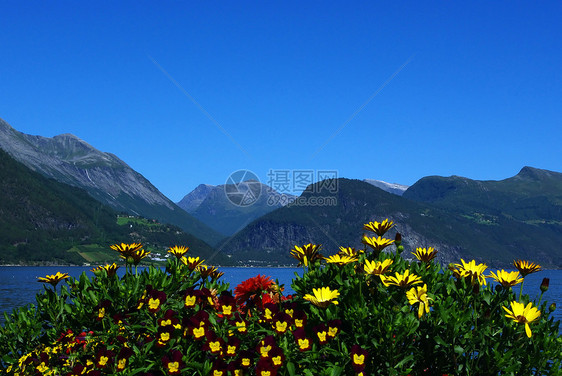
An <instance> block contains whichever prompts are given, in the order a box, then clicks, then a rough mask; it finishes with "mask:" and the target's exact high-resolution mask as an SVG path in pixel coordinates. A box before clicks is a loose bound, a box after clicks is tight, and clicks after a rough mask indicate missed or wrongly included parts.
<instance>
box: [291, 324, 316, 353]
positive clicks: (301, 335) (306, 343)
mask: <svg viewBox="0 0 562 376" xmlns="http://www.w3.org/2000/svg"><path fill="white" fill-rule="evenodd" d="M293 337H295V342H296V343H297V346H298V347H299V351H308V350H310V349H311V348H312V340H311V339H310V338H308V337H307V336H306V332H305V331H304V329H303V328H298V329H296V330H294V331H293Z"/></svg>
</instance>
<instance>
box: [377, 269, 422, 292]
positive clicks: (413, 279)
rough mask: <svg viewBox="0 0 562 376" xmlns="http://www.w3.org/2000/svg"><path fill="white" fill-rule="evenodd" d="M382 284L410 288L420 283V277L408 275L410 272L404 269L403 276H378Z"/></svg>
mask: <svg viewBox="0 0 562 376" xmlns="http://www.w3.org/2000/svg"><path fill="white" fill-rule="evenodd" d="M380 278H381V281H382V283H383V284H384V285H385V286H389V285H394V286H398V287H402V288H405V287H410V286H411V285H415V284H418V283H422V280H421V277H420V276H417V275H415V274H410V270H408V269H406V270H405V271H404V274H399V273H398V272H396V273H395V277H393V276H390V277H387V276H385V275H381V276H380Z"/></svg>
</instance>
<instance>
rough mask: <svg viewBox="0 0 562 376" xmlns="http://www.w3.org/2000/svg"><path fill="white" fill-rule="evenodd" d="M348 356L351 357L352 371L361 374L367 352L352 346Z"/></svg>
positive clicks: (359, 347) (357, 346)
mask: <svg viewBox="0 0 562 376" xmlns="http://www.w3.org/2000/svg"><path fill="white" fill-rule="evenodd" d="M349 355H350V356H351V366H352V367H353V370H354V371H355V372H357V373H359V372H362V371H363V370H364V369H365V366H366V365H367V358H368V356H369V353H368V352H367V350H365V349H363V348H361V346H359V345H353V346H351V352H350V354H349Z"/></svg>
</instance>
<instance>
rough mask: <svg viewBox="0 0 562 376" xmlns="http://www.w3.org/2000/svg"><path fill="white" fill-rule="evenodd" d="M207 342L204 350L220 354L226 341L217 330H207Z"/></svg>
mask: <svg viewBox="0 0 562 376" xmlns="http://www.w3.org/2000/svg"><path fill="white" fill-rule="evenodd" d="M205 338H206V342H205V344H204V345H203V351H208V352H210V353H211V354H213V355H219V354H220V353H221V352H222V350H223V347H224V341H223V339H222V338H220V337H218V336H217V335H216V334H215V332H213V331H210V330H209V331H207V335H206V336H205Z"/></svg>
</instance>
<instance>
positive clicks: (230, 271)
mask: <svg viewBox="0 0 562 376" xmlns="http://www.w3.org/2000/svg"><path fill="white" fill-rule="evenodd" d="M90 269H91V267H82V266H0V323H3V322H4V315H3V312H7V313H10V312H11V311H12V310H13V309H14V308H16V307H20V306H23V305H26V304H28V303H35V295H36V294H37V293H39V292H41V291H43V289H44V286H43V283H39V282H37V277H44V276H46V275H50V274H56V272H61V273H68V274H69V275H70V276H72V277H75V278H78V277H79V276H80V274H82V272H86V275H88V276H89V277H92V276H93V273H92V272H91V271H90ZM219 269H220V271H222V272H224V276H223V277H222V278H223V280H224V281H225V282H228V283H230V288H231V289H232V290H233V289H234V287H236V285H238V284H239V283H240V282H242V281H244V280H246V279H248V278H251V277H254V276H256V275H258V274H261V275H263V276H268V277H271V278H272V279H273V280H275V279H277V280H278V281H279V283H280V284H282V285H284V286H285V290H284V295H289V294H292V293H294V291H293V289H292V288H291V281H292V279H293V278H294V277H295V272H297V273H299V275H302V268H235V267H221V268H219ZM118 272H121V275H122V268H121V269H119V270H118ZM543 278H549V279H550V287H549V289H548V291H547V292H546V293H545V294H544V295H543V301H547V302H548V303H549V304H550V303H556V305H557V309H556V311H554V314H553V316H554V319H555V320H562V270H543V271H540V272H538V273H534V274H530V275H528V276H527V277H525V283H524V285H523V293H525V294H529V297H530V298H531V299H532V300H533V299H534V300H535V302H538V299H539V295H540V288H539V286H540V284H541V282H542V280H543ZM48 288H50V286H49V287H48ZM514 290H515V292H516V293H519V287H518V286H516V287H515V288H514ZM560 331H561V332H562V327H560Z"/></svg>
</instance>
